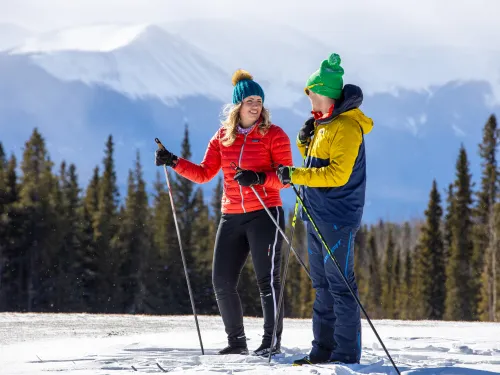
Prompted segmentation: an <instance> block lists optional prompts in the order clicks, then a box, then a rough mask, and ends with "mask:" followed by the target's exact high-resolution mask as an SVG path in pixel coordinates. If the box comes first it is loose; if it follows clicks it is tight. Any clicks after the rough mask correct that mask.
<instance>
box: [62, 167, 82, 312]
mask: <svg viewBox="0 0 500 375" xmlns="http://www.w3.org/2000/svg"><path fill="white" fill-rule="evenodd" d="M58 179H59V184H58V185H56V186H57V188H56V189H55V195H56V201H57V206H56V210H57V212H58V221H57V238H58V240H57V241H58V242H57V243H58V244H59V249H58V254H57V262H58V264H59V266H58V290H59V293H58V303H57V310H58V311H75V310H77V311H81V310H82V308H83V301H82V295H83V288H82V273H83V269H82V266H83V256H84V254H83V253H82V249H81V243H80V240H81V232H80V222H81V221H82V218H81V216H80V214H81V210H80V206H81V201H80V197H79V194H80V188H79V187H78V178H77V175H76V166H75V165H74V164H71V165H70V167H69V169H68V170H66V163H65V162H62V163H61V169H60V174H59V176H58Z"/></svg>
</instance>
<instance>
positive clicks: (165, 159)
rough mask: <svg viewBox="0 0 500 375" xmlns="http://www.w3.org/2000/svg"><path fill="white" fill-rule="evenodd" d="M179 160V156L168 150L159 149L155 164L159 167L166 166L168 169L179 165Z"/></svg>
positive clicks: (156, 152)
mask: <svg viewBox="0 0 500 375" xmlns="http://www.w3.org/2000/svg"><path fill="white" fill-rule="evenodd" d="M177 159H178V158H177V156H175V155H174V154H172V153H171V152H170V151H168V150H167V149H158V150H156V151H155V164H156V165H158V166H159V165H166V166H167V167H172V166H174V165H175V164H177Z"/></svg>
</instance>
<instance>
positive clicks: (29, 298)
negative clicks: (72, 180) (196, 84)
mask: <svg viewBox="0 0 500 375" xmlns="http://www.w3.org/2000/svg"><path fill="white" fill-rule="evenodd" d="M52 166H53V164H52V162H51V161H50V159H49V157H48V153H47V150H46V148H45V141H44V139H43V137H42V135H41V134H40V133H39V132H38V130H37V129H34V131H33V133H32V135H31V137H30V139H29V140H28V142H27V143H26V146H25V150H24V153H23V162H22V164H21V170H22V172H23V174H22V178H21V189H20V191H19V196H20V199H19V203H18V208H19V209H20V211H19V214H20V215H22V216H23V223H22V231H23V232H24V233H25V236H24V238H23V240H24V241H23V244H22V245H21V246H20V247H21V249H22V253H21V254H19V255H20V257H21V259H22V260H21V266H22V267H23V269H21V270H20V274H21V275H22V276H21V277H22V278H23V280H22V281H21V283H22V284H21V285H23V286H22V288H21V290H22V291H21V293H22V295H21V299H23V300H24V304H23V306H22V309H23V310H27V311H45V310H47V309H49V308H50V306H53V305H54V303H56V301H55V298H56V286H57V284H56V280H57V278H56V270H57V268H56V267H54V261H55V259H56V257H55V249H56V248H57V246H56V243H55V241H54V231H53V229H54V225H55V221H56V220H57V215H56V210H55V207H54V199H53V198H54V196H53V192H54V189H53V186H54V183H55V178H54V176H53V174H52V172H51V169H52Z"/></svg>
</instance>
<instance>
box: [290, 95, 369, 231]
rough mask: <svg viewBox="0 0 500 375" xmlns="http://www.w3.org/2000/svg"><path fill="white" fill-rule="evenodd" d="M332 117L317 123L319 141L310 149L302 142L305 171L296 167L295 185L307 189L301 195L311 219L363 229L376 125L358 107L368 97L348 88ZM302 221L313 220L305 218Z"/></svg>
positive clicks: (311, 144) (312, 144)
mask: <svg viewBox="0 0 500 375" xmlns="http://www.w3.org/2000/svg"><path fill="white" fill-rule="evenodd" d="M342 94H343V95H342V97H341V99H340V100H339V101H338V103H337V105H336V108H335V109H334V111H333V112H332V114H331V115H330V116H329V117H327V118H324V119H320V120H316V122H315V130H314V136H313V137H312V140H311V141H310V144H309V147H308V155H305V153H306V144H301V143H300V141H299V140H298V139H297V146H298V147H299V150H300V153H301V154H302V157H306V159H305V163H304V167H302V168H295V170H294V171H293V173H292V183H294V184H296V185H303V186H302V188H301V190H302V192H301V196H302V199H303V200H304V204H305V206H306V209H307V210H308V212H309V214H310V215H311V217H312V218H313V219H314V220H315V221H318V222H327V223H332V224H334V225H355V226H357V225H360V224H361V218H362V216H363V208H364V205H365V190H366V153H365V142H364V135H365V134H368V133H370V132H371V131H372V129H373V120H372V119H371V118H369V117H367V116H365V115H364V113H363V112H362V111H361V110H360V109H359V108H358V107H359V106H360V105H361V103H362V101H363V93H362V91H361V89H360V88H359V87H358V86H354V85H345V86H344V90H343V92H342ZM301 216H302V219H303V220H306V221H307V220H308V218H307V215H305V213H304V212H303V213H302V215H301Z"/></svg>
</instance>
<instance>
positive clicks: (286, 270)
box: [267, 201, 299, 364]
mask: <svg viewBox="0 0 500 375" xmlns="http://www.w3.org/2000/svg"><path fill="white" fill-rule="evenodd" d="M298 210H299V202H298V201H296V202H295V208H294V214H293V218H292V232H291V234H290V246H289V248H288V251H287V253H286V261H285V270H284V271H283V280H281V287H280V297H279V302H278V310H277V311H276V317H275V318H274V327H273V336H272V338H271V347H270V348H269V358H268V360H267V362H268V363H269V364H271V356H272V353H273V347H274V345H275V341H276V334H277V330H278V323H277V322H278V319H279V316H280V313H281V306H282V305H283V303H284V302H283V298H284V294H285V293H284V292H285V282H286V276H287V273H288V263H289V262H290V249H291V248H292V245H291V243H292V241H293V235H294V233H295V222H296V221H297V211H298Z"/></svg>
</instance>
